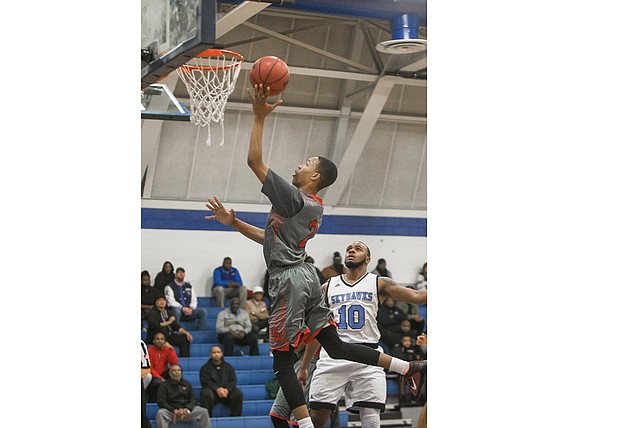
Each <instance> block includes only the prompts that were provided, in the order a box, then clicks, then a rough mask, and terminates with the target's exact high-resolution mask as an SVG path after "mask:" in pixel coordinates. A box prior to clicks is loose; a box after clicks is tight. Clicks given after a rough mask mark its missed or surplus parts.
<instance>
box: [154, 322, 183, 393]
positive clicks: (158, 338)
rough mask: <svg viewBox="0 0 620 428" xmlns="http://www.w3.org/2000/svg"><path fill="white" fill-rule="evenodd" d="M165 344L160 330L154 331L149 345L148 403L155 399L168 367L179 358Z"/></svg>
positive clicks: (164, 338) (171, 348) (166, 374)
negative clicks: (151, 376) (150, 375)
mask: <svg viewBox="0 0 620 428" xmlns="http://www.w3.org/2000/svg"><path fill="white" fill-rule="evenodd" d="M165 345H166V337H165V336H164V334H163V333H162V332H157V333H155V337H154V338H153V345H151V346H149V360H150V361H151V374H152V375H153V379H152V380H151V384H150V385H149V387H148V390H147V391H148V393H149V403H154V402H156V401H157V389H158V388H159V384H160V383H162V382H165V380H166V379H167V378H168V369H169V368H170V367H171V366H173V365H175V364H178V363H179V358H178V357H177V353H176V352H175V350H174V348H173V347H171V346H165Z"/></svg>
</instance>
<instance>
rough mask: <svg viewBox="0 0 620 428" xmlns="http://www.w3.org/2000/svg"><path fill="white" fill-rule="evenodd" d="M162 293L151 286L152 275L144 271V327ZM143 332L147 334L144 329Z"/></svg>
mask: <svg viewBox="0 0 620 428" xmlns="http://www.w3.org/2000/svg"><path fill="white" fill-rule="evenodd" d="M160 295H162V293H161V292H160V291H159V290H158V289H157V288H155V287H153V286H151V275H150V274H149V271H148V270H143V271H142V301H141V303H142V306H141V307H142V326H143V327H144V321H145V320H146V317H147V316H148V314H149V311H150V310H151V309H153V306H155V300H156V299H157V296H160ZM143 332H146V330H145V329H143Z"/></svg>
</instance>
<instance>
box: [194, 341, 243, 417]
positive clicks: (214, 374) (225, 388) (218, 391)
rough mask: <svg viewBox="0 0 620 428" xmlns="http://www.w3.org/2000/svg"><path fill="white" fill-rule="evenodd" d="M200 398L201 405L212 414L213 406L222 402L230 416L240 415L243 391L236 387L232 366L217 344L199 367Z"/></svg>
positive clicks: (235, 377) (235, 376)
mask: <svg viewBox="0 0 620 428" xmlns="http://www.w3.org/2000/svg"><path fill="white" fill-rule="evenodd" d="M200 386H201V387H202V388H201V390H200V399H201V404H202V406H203V407H205V408H206V409H207V411H208V412H209V416H211V417H212V416H213V406H214V405H215V404H217V403H223V404H224V405H225V406H227V407H229V408H230V416H241V411H242V406H243V392H241V390H240V389H239V388H237V374H236V373H235V369H234V368H233V366H231V365H230V364H228V363H227V362H226V361H224V360H223V358H222V349H221V348H220V347H219V346H217V345H216V346H212V347H211V358H209V361H207V362H206V363H205V364H204V365H203V366H202V367H201V368H200Z"/></svg>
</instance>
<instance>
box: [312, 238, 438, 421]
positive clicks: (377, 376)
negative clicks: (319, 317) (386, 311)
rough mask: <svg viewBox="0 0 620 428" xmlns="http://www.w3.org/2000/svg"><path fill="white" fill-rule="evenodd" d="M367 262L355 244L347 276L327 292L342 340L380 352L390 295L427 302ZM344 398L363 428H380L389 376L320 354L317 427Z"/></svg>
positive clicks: (316, 386)
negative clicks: (382, 309)
mask: <svg viewBox="0 0 620 428" xmlns="http://www.w3.org/2000/svg"><path fill="white" fill-rule="evenodd" d="M369 263H370V249H369V248H368V246H367V245H366V244H364V243H363V242H361V241H355V242H353V243H352V244H351V245H349V246H348V247H347V250H346V266H347V268H349V270H348V272H347V273H345V274H342V275H340V276H336V277H333V278H330V279H329V280H328V281H327V282H326V283H325V284H323V290H324V295H325V303H326V305H327V306H328V307H329V308H330V310H331V312H332V316H333V319H334V321H335V322H336V324H337V325H338V335H339V336H340V338H341V339H342V340H343V341H344V342H347V343H358V344H363V345H366V346H369V347H371V348H373V349H376V350H378V351H380V352H382V349H381V347H380V346H379V344H378V342H379V339H380V337H381V334H380V333H379V326H378V324H377V313H378V311H379V305H380V304H381V303H383V301H384V300H385V299H386V297H388V296H389V297H392V298H394V299H396V300H399V301H402V302H408V303H426V291H417V290H412V289H410V288H406V287H402V286H400V285H398V284H396V283H395V282H394V281H393V280H392V279H390V278H388V277H380V276H377V275H375V274H372V273H369V272H368V271H367V268H368V264H369ZM315 346H316V345H315ZM309 348H310V345H309ZM302 364H303V363H302ZM302 381H303V379H302ZM343 396H344V398H345V405H346V407H347V410H349V411H351V412H353V413H360V417H361V423H362V428H378V427H379V425H380V423H379V422H380V421H379V414H380V413H381V411H383V410H384V409H385V399H386V380H385V372H384V371H383V369H382V368H381V367H376V366H369V365H366V364H360V363H356V362H352V361H346V360H335V359H333V358H331V357H330V356H329V355H328V354H327V352H325V350H321V354H320V358H319V360H318V362H317V364H316V369H315V372H314V375H313V379H312V382H311V383H310V403H309V407H310V409H312V413H311V415H312V422H313V424H314V426H315V427H322V426H325V423H326V422H327V419H328V418H329V416H330V413H331V411H332V410H333V409H335V408H336V406H337V403H338V401H339V400H340V398H341V397H343Z"/></svg>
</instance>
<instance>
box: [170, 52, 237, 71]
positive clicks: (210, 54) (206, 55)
mask: <svg viewBox="0 0 620 428" xmlns="http://www.w3.org/2000/svg"><path fill="white" fill-rule="evenodd" d="M227 55H228V56H230V57H233V58H236V59H238V60H239V61H238V62H236V63H234V64H225V65H221V66H212V65H188V64H183V65H182V66H180V67H179V70H180V71H182V72H184V73H188V72H190V71H192V70H207V71H208V70H211V71H214V70H226V69H229V68H234V67H239V65H240V64H241V63H242V62H243V61H245V58H243V55H241V54H239V53H237V52H233V51H227V50H225V49H207V50H206V51H204V52H202V53H199V54H198V55H196V58H211V57H220V56H227Z"/></svg>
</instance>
